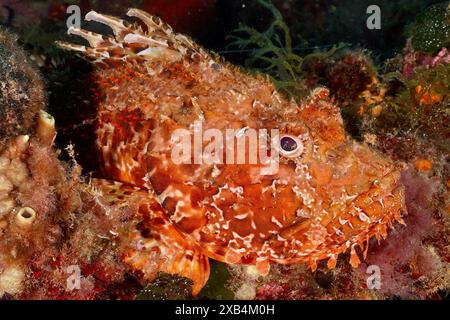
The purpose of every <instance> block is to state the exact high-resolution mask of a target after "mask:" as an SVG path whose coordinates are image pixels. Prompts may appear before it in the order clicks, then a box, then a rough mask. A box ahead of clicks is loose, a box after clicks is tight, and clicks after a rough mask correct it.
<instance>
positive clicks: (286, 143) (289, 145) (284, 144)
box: [281, 137, 298, 152]
mask: <svg viewBox="0 0 450 320" xmlns="http://www.w3.org/2000/svg"><path fill="white" fill-rule="evenodd" d="M297 147H298V146H297V142H296V141H295V140H294V139H292V138H291V137H283V138H281V148H282V149H283V150H284V151H287V152H290V151H294V150H295V149H297Z"/></svg>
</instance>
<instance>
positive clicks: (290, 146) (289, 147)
mask: <svg viewBox="0 0 450 320" xmlns="http://www.w3.org/2000/svg"><path fill="white" fill-rule="evenodd" d="M280 153H281V154H282V155H283V156H285V157H287V158H295V157H298V156H300V155H301V154H302V153H303V143H302V142H301V141H300V139H299V138H297V137H295V136H292V135H283V136H281V137H280Z"/></svg>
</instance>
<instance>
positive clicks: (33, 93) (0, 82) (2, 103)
mask: <svg viewBox="0 0 450 320" xmlns="http://www.w3.org/2000/svg"><path fill="white" fill-rule="evenodd" d="M0 66H1V67H0V143H1V141H4V140H5V139H10V138H12V137H15V136H18V135H21V134H26V133H28V131H29V130H30V129H31V127H32V125H33V123H34V121H35V120H36V117H37V114H38V112H39V110H41V109H44V108H45V95H44V86H43V84H42V81H41V78H40V76H39V75H38V74H37V72H36V71H35V69H33V68H32V67H31V66H30V63H29V60H28V58H27V57H26V54H25V53H24V52H23V51H22V50H21V49H20V48H19V47H18V45H17V44H16V37H15V36H13V35H12V34H10V33H9V32H8V31H6V30H4V29H3V28H1V27H0Z"/></svg>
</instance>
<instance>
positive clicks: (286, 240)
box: [63, 10, 404, 292]
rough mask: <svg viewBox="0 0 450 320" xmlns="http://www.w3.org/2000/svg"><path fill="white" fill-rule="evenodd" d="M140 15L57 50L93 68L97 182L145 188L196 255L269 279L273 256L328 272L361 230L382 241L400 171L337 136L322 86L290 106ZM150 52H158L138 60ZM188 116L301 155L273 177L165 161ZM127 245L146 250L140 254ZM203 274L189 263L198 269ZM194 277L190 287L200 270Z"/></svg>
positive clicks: (399, 197)
mask: <svg viewBox="0 0 450 320" xmlns="http://www.w3.org/2000/svg"><path fill="white" fill-rule="evenodd" d="M136 12H137V11H136V10H135V11H133V12H132V13H133V14H132V15H134V16H136ZM138 14H139V18H141V19H142V20H143V21H144V22H145V23H146V25H147V27H146V28H147V31H143V30H142V29H140V28H135V27H129V26H125V25H124V24H123V23H122V22H121V20H118V19H113V18H110V17H108V18H107V19H110V20H108V21H106V23H107V24H108V25H111V26H113V29H114V28H115V29H114V31H115V39H112V38H104V39H99V38H92V37H95V35H92V34H86V33H84V32H81V31H75V32H73V33H76V34H80V35H82V36H84V37H85V38H87V39H88V40H90V42H91V44H92V45H93V48H85V47H80V46H74V45H67V44H63V46H65V47H68V48H70V49H74V50H78V51H82V52H84V53H85V54H87V55H88V56H90V57H91V58H93V59H95V60H96V63H97V64H98V65H100V66H101V67H100V68H99V69H98V71H97V72H96V75H97V79H98V86H99V88H100V90H101V97H102V98H101V100H100V104H99V112H98V124H97V135H98V140H97V145H98V149H99V151H100V155H101V158H102V162H103V165H104V170H103V172H104V177H105V178H107V179H110V180H115V181H120V182H122V183H126V184H128V185H131V186H134V187H138V188H139V189H141V190H148V191H150V193H149V195H148V196H149V197H154V196H156V200H157V202H158V203H159V204H160V205H161V208H162V210H163V212H164V215H165V217H166V220H167V224H168V225H170V226H167V228H169V229H170V230H172V229H173V230H174V232H176V233H177V234H179V235H181V236H182V238H183V239H185V241H186V243H189V244H190V246H194V247H195V250H197V252H198V254H199V255H205V256H207V257H210V258H213V259H216V260H219V261H222V262H226V263H231V264H236V263H239V264H252V265H256V267H257V269H258V270H259V272H260V273H261V274H267V272H268V271H269V266H270V264H271V263H282V264H292V263H308V264H309V266H310V267H311V268H312V269H313V270H315V269H316V267H317V261H318V260H322V259H328V266H329V267H330V268H333V267H334V266H335V265H336V259H337V256H338V255H339V254H340V253H344V252H346V251H347V250H350V253H351V259H350V262H351V264H352V266H354V267H356V266H358V264H359V258H358V255H357V253H356V252H355V247H356V246H359V247H361V248H362V249H363V252H364V256H365V254H366V250H367V243H368V240H369V239H370V238H371V237H376V238H377V239H380V238H384V237H386V234H387V227H388V226H390V225H392V223H393V222H394V221H396V220H397V221H399V222H402V218H401V214H402V211H403V208H404V194H403V187H402V186H401V185H399V184H398V180H399V175H400V174H399V170H398V169H397V168H396V166H395V165H394V164H393V163H392V162H390V161H389V160H388V159H386V158H385V157H383V156H382V155H380V154H379V153H377V152H375V151H373V150H371V149H370V148H369V147H367V146H366V145H363V144H360V143H357V142H355V141H353V140H351V139H350V138H349V137H348V136H347V134H346V133H345V131H344V127H343V123H342V119H341V116H340V113H339V110H338V108H337V107H336V106H335V105H334V104H333V101H332V100H331V99H330V97H329V96H328V90H326V89H324V88H318V89H316V90H315V91H314V92H313V93H312V94H311V96H310V97H307V98H305V99H304V102H303V103H301V104H300V105H298V104H297V103H295V102H294V101H289V100H287V99H286V98H285V97H283V96H282V95H281V94H279V93H278V92H277V91H276V90H275V88H274V87H273V85H272V83H271V82H270V81H268V80H266V79H264V78H263V77H261V76H257V77H254V76H250V75H247V74H245V73H243V72H241V71H240V70H238V69H237V68H235V67H233V66H231V65H229V64H227V63H225V62H223V61H221V60H220V59H219V58H217V57H215V56H213V55H211V54H209V53H207V52H206V51H205V50H203V49H202V48H200V47H199V46H197V45H196V44H194V43H193V42H192V41H191V40H189V39H188V38H185V37H182V36H179V35H176V34H174V33H173V32H172V31H171V29H170V28H169V27H168V26H167V25H164V24H163V23H161V22H160V21H159V20H157V19H154V18H152V17H150V16H148V15H145V14H144V13H142V12H138ZM101 19H104V18H101ZM101 19H99V20H101ZM94 20H95V19H94ZM103 22H105V21H103ZM129 34H135V35H142V36H143V37H145V38H147V39H153V40H157V41H159V42H161V41H167V43H166V44H167V45H164V46H162V45H155V44H153V43H152V44H149V43H150V42H148V41H145V40H142V39H141V38H139V39H140V40H139V41H138V42H134V43H126V42H127V41H125V40H126V39H129V38H127V37H126V36H127V35H129ZM133 39H137V38H133ZM118 44H120V45H121V46H123V47H121V46H120V45H118ZM149 47H152V48H156V49H157V50H159V51H158V54H157V55H156V56H155V55H154V54H151V56H149V55H142V54H141V55H138V53H139V52H142V50H145V49H147V48H149ZM105 52H108V56H106V57H105V55H104V53H105ZM197 120H201V121H202V125H203V130H206V129H208V128H216V129H220V130H221V131H222V132H225V129H227V128H234V129H241V128H245V127H249V128H253V129H268V130H270V129H279V130H280V132H282V133H289V134H291V135H294V136H298V137H300V138H301V139H302V141H303V143H304V146H305V150H304V152H303V153H302V154H301V155H300V156H298V157H297V158H294V159H292V158H283V157H282V158H281V159H280V167H279V171H278V173H277V174H274V175H270V176H269V175H261V173H260V169H261V166H260V165H250V164H244V165H242V164H241V165H228V164H226V165H223V164H222V165H220V164H217V165H175V164H174V162H173V161H172V160H171V151H172V147H173V141H171V136H172V133H173V132H174V130H176V129H179V128H185V129H188V130H191V131H192V130H193V129H192V124H193V123H194V122H195V121H197ZM153 193H154V194H153ZM148 223H149V228H151V227H152V225H151V222H148ZM142 239H145V236H144V235H141V240H142ZM169 242H170V241H169ZM134 252H135V253H136V252H138V254H139V256H140V257H145V250H137V249H135V250H134ZM131 265H132V266H134V267H135V268H136V269H143V266H142V265H139V264H137V263H131ZM205 269H207V267H204V266H203V267H202V268H200V269H199V270H202V274H203V275H204V273H205V272H207V271H205ZM174 273H176V272H174ZM180 273H181V274H186V273H185V272H184V273H183V272H180ZM191 276H192V275H191ZM192 277H193V278H194V281H195V282H196V285H197V287H196V290H195V291H196V292H198V290H199V288H201V287H202V285H203V283H204V281H205V280H204V277H203V278H202V280H199V279H196V278H195V276H192Z"/></svg>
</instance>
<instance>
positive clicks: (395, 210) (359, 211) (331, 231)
mask: <svg viewBox="0 0 450 320" xmlns="http://www.w3.org/2000/svg"><path fill="white" fill-rule="evenodd" d="M353 151H354V152H352V153H351V154H350V155H349V154H347V157H348V158H347V159H345V158H343V159H342V160H343V161H342V163H341V164H343V163H348V159H351V160H352V161H353V163H354V164H353V166H354V167H355V168H356V169H355V170H348V171H347V172H345V174H342V179H335V180H332V181H328V182H327V183H326V184H325V185H323V186H321V188H320V191H319V192H322V195H323V198H326V196H327V193H330V192H332V191H330V190H333V188H338V187H339V188H341V189H340V190H342V189H344V190H351V191H352V193H350V192H348V193H346V195H347V196H348V197H347V198H346V199H345V197H344V199H342V198H340V199H337V200H336V199H333V197H332V196H330V198H331V199H332V200H331V201H330V202H329V203H328V204H326V205H317V208H315V209H316V212H321V211H323V212H325V213H324V214H323V215H320V216H318V217H299V218H298V219H296V220H295V221H293V223H291V224H290V225H288V226H286V227H284V228H283V229H281V230H280V236H281V237H283V238H285V239H289V240H290V239H296V240H299V241H300V242H301V243H302V244H303V245H302V246H301V247H300V248H299V252H296V253H293V254H291V255H288V254H286V256H285V257H282V258H280V259H271V260H272V261H273V262H275V263H281V264H292V263H304V262H307V263H309V265H310V266H311V268H312V269H315V268H316V267H317V263H316V262H317V261H318V260H323V259H329V261H331V262H330V263H329V266H331V267H334V265H335V262H336V259H337V256H338V255H339V254H341V253H345V252H346V251H348V250H350V252H351V260H350V263H351V264H352V266H354V267H356V266H357V265H358V264H359V262H360V260H359V255H358V254H357V253H356V251H355V247H357V246H358V247H359V248H360V249H361V253H362V256H363V259H365V257H366V255H367V250H368V243H369V240H370V239H371V238H372V237H375V238H376V239H377V240H378V241H379V240H381V239H385V238H386V237H387V232H388V229H389V228H393V227H394V224H395V222H398V223H400V224H404V221H403V219H402V216H403V215H405V214H406V213H407V211H406V205H405V195H404V186H403V185H402V184H401V182H400V175H401V169H402V166H401V165H398V164H394V163H392V162H391V161H389V160H388V159H386V158H385V157H383V156H381V155H379V154H378V153H377V152H375V151H373V150H371V149H369V148H368V147H365V146H357V147H356V150H355V149H354V150H353ZM349 172H350V173H351V172H353V175H352V174H349ZM355 172H356V173H355ZM345 188H347V189H345ZM273 245H274V246H278V245H279V244H277V243H276V241H274V244H273Z"/></svg>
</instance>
